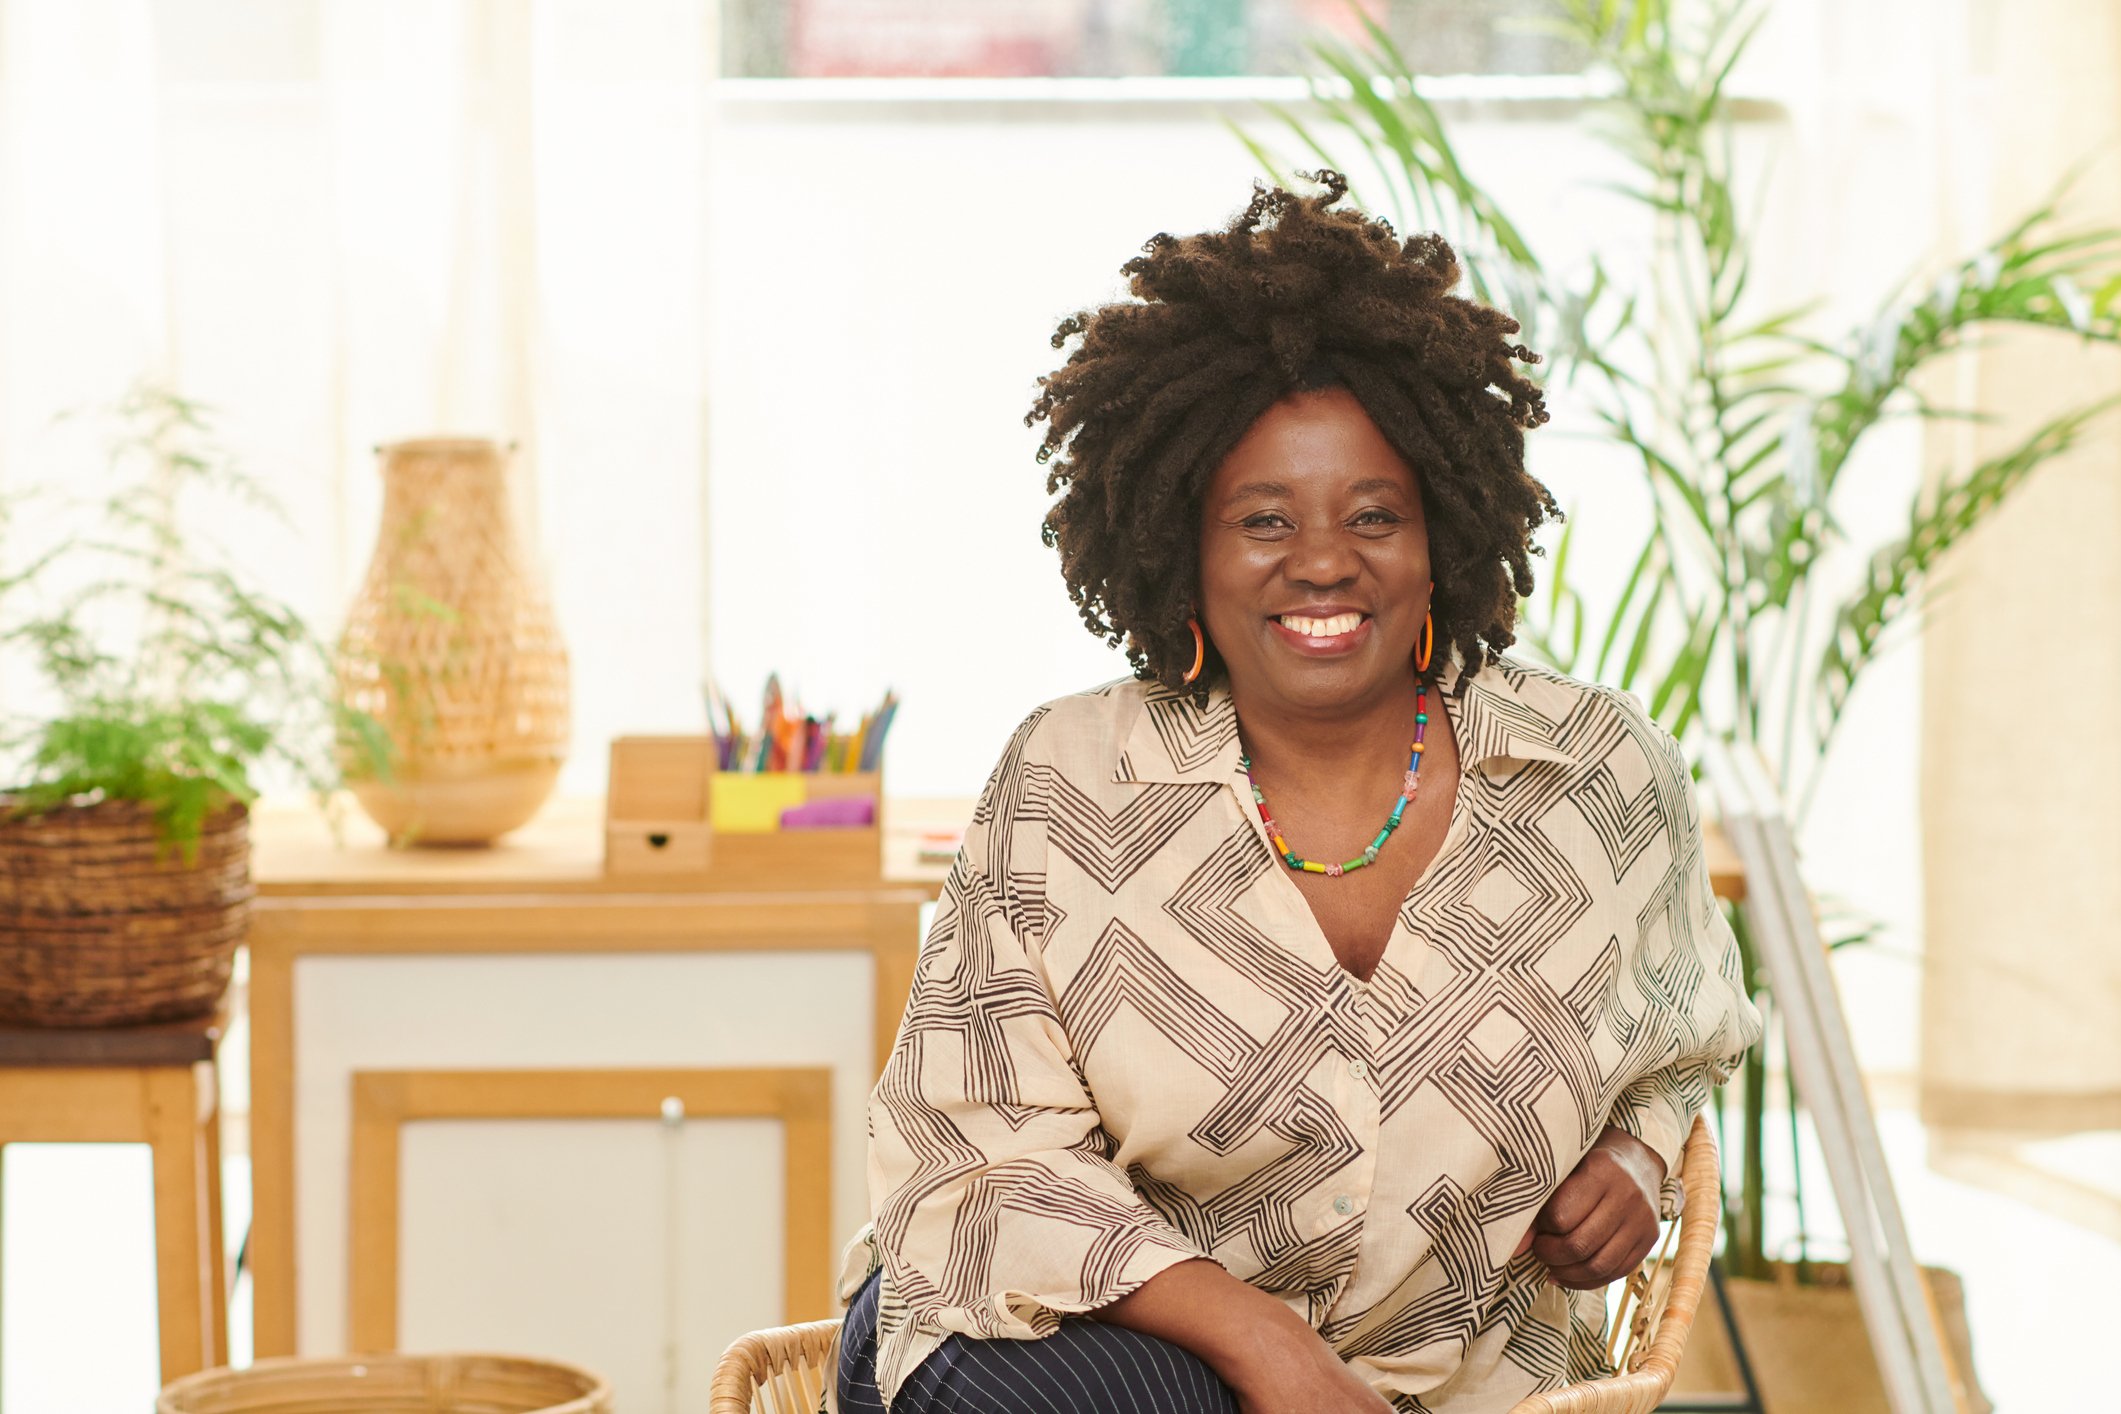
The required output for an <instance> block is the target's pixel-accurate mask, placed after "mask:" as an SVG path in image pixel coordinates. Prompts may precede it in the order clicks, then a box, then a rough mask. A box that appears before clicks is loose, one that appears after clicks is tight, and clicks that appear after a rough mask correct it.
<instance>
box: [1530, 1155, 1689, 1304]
mask: <svg viewBox="0 0 2121 1414" xmlns="http://www.w3.org/2000/svg"><path fill="white" fill-rule="evenodd" d="M1663 1182H1664V1160H1663V1159H1661V1158H1659V1157H1658V1156H1657V1152H1656V1151H1655V1150H1654V1149H1652V1148H1650V1146H1649V1145H1647V1144H1645V1143H1643V1142H1642V1141H1641V1140H1640V1139H1637V1138H1636V1137H1635V1136H1634V1135H1632V1134H1630V1133H1628V1132H1627V1131H1626V1130H1624V1129H1620V1128H1617V1127H1616V1126H1613V1125H1610V1124H1609V1125H1607V1126H1606V1128H1605V1132H1604V1133H1603V1134H1601V1135H1599V1136H1598V1141H1597V1142H1596V1143H1595V1144H1593V1145H1592V1146H1591V1150H1590V1152H1589V1153H1587V1154H1585V1155H1584V1156H1583V1159H1582V1160H1581V1161H1580V1162H1579V1163H1578V1164H1577V1165H1576V1167H1575V1169H1574V1170H1572V1171H1571V1172H1570V1174H1569V1176H1568V1177H1567V1178H1565V1179H1563V1180H1562V1181H1561V1185H1560V1186H1559V1187H1558V1188H1556V1189H1555V1190H1554V1192H1553V1195H1552V1196H1551V1197H1549V1198H1548V1199H1547V1201H1546V1204H1545V1205H1544V1206H1543V1207H1541V1208H1540V1210H1539V1214H1538V1216H1537V1217H1535V1218H1533V1219H1532V1225H1531V1227H1529V1228H1527V1229H1525V1235H1524V1240H1523V1241H1521V1242H1519V1243H1518V1244H1517V1251H1516V1252H1513V1253H1511V1256H1513V1257H1515V1256H1521V1255H1522V1254H1523V1253H1524V1252H1525V1250H1526V1249H1527V1248H1529V1249H1530V1250H1531V1252H1532V1254H1533V1255H1534V1256H1536V1257H1538V1258H1539V1260H1540V1261H1542V1262H1544V1263H1546V1264H1547V1273H1548V1280H1550V1281H1552V1282H1553V1283H1554V1284H1555V1285H1557V1286H1567V1287H1575V1288H1576V1289H1578V1290H1580V1291H1590V1290H1595V1289H1597V1288H1598V1287H1601V1286H1604V1285H1605V1284H1606V1283H1607V1282H1610V1281H1615V1280H1618V1279H1619V1278H1621V1277H1624V1276H1626V1275H1627V1274H1628V1273H1630V1272H1632V1271H1634V1270H1635V1269H1636V1268H1637V1267H1639V1266H1641V1265H1642V1259H1643V1258H1645V1257H1647V1256H1648V1255H1649V1254H1650V1249H1651V1248H1653V1247H1655V1246H1656V1245H1657V1235H1658V1234H1657V1228H1658V1222H1657V1190H1658V1188H1659V1187H1660V1186H1661V1185H1662V1184H1663Z"/></svg>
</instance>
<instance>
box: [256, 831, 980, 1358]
mask: <svg viewBox="0 0 2121 1414" xmlns="http://www.w3.org/2000/svg"><path fill="white" fill-rule="evenodd" d="M958 810H961V811H962V813H963V816H969V814H970V802H969V801H966V802H956V803H942V804H939V805H938V804H929V805H927V806H925V807H922V806H914V807H913V808H911V809H908V808H905V807H904V806H902V805H901V806H895V807H893V808H892V809H890V810H889V811H887V819H886V835H887V857H889V856H894V855H895V857H896V859H897V861H898V862H897V865H896V869H897V872H896V876H895V877H892V878H889V879H881V880H879V881H878V882H876V883H875V884H872V885H867V886H856V887H845V886H839V887H830V888H810V887H806V886H805V885H804V881H803V880H802V879H801V878H800V877H799V875H795V874H791V875H790V876H789V877H782V878H771V879H767V878H750V879H727V878H702V879H696V880H675V881H673V880H667V879H648V880H633V879H609V878H606V877H605V876H604V875H603V873H602V864H601V849H602V833H601V825H602V810H601V804H600V802H597V801H594V800H590V801H580V800H575V801H567V800H562V801H555V802H554V803H553V805H552V806H550V807H548V809H547V811H546V812H545V813H544V814H543V815H541V816H540V818H539V819H538V820H536V821H534V822H533V823H532V824H531V825H529V826H527V827H526V828H525V829H523V830H522V831H519V832H517V833H516V834H514V835H511V836H509V837H508V838H507V839H504V840H503V841H501V842H500V843H499V844H498V845H497V846H496V847H494V848H493V849H490V850H459V849H447V850H445V849H433V850H413V851H394V850H390V849H387V848H385V847H384V846H383V843H382V837H381V833H380V832H379V831H376V830H375V829H374V827H373V826H371V825H369V824H368V823H367V821H366V820H365V819H360V818H358V817H354V818H352V819H349V821H348V822H347V828H346V840H347V842H346V845H345V846H344V847H343V848H342V847H339V846H337V845H334V844H333V842H332V840H331V837H330V835H329V833H328V831H327V830H326V828H325V826H324V824H323V821H322V819H321V818H320V817H319V816H318V815H317V814H316V813H315V812H314V811H312V810H307V809H299V808H271V807H268V808H266V809H261V810H259V811H258V812H256V814H255V815H254V818H253V821H252V827H251V830H252V839H253V851H254V852H253V866H252V869H253V877H254V879H255V881H256V884H257V888H258V897H257V900H256V902H255V904H254V905H253V914H252V921H251V933H250V939H249V948H250V986H249V996H250V1016H251V1028H252V1029H251V1107H252V1117H251V1143H252V1164H253V1168H252V1173H253V1191H254V1195H255V1218H254V1221H253V1228H252V1237H251V1265H252V1270H253V1273H254V1275H255V1279H256V1284H257V1285H256V1291H257V1298H256V1303H255V1311H256V1316H255V1338H256V1350H257V1354H258V1356H259V1357H260V1358H263V1357H267V1356H274V1355H294V1354H302V1355H322V1354H332V1353H337V1352H339V1351H341V1350H346V1349H354V1348H360V1347H361V1346H363V1345H364V1344H367V1345H376V1344H378V1343H379V1342H378V1341H377V1339H376V1336H377V1333H378V1332H389V1333H391V1334H393V1335H394V1334H395V1326H396V1323H397V1320H398V1315H397V1307H398V1302H397V1300H396V1292H395V1291H394V1290H393V1289H392V1288H393V1286H394V1284H395V1282H396V1276H395V1273H396V1271H397V1270H398V1268H397V1265H396V1260H395V1254H394V1253H387V1252H386V1253H383V1254H382V1255H381V1256H378V1255H377V1253H376V1251H375V1246H374V1238H373V1234H374V1233H375V1232H378V1231H384V1232H389V1233H392V1234H395V1233H396V1231H397V1228H396V1225H395V1224H396V1216H395V1215H396V1203H397V1199H396V1196H395V1191H394V1190H393V1191H391V1192H387V1193H386V1192H381V1191H378V1189H377V1188H376V1186H375V1182H374V1181H373V1180H374V1179H375V1176H376V1175H378V1174H383V1175H387V1174H388V1171H389V1170H390V1169H391V1167H392V1165H393V1163H395V1161H394V1160H393V1161H391V1162H382V1161H378V1160H375V1159H373V1157H372V1156H373V1155H374V1154H376V1153H382V1152H392V1151H391V1150H386V1149H383V1148H380V1147H379V1145H380V1144H381V1143H382V1142H383V1141H381V1140H375V1141H371V1142H369V1143H368V1147H367V1149H366V1150H365V1151H363V1150H362V1149H361V1144H360V1142H358V1141H357V1135H358V1134H360V1133H367V1134H371V1135H380V1134H381V1133H382V1131H381V1130H380V1129H379V1128H378V1125H379V1124H381V1123H383V1122H384V1121H385V1120H387V1121H388V1122H389V1123H391V1124H395V1123H397V1121H398V1120H399V1119H404V1118H411V1119H420V1120H429V1121H431V1120H434V1119H436V1118H438V1117H449V1118H455V1119H469V1118H473V1117H480V1116H483V1117H489V1118H495V1119H499V1118H502V1117H504V1116H505V1117H507V1118H510V1119H518V1118H520V1119H530V1118H540V1119H552V1118H558V1117H573V1118H576V1119H584V1118H588V1117H590V1116H593V1115H604V1114H613V1115H616V1114H627V1115H635V1116H636V1117H638V1118H640V1119H641V1120H642V1121H643V1123H647V1122H649V1121H652V1119H653V1116H654V1108H653V1106H650V1107H649V1108H648V1109H647V1110H646V1111H645V1112H642V1111H640V1110H639V1103H640V1100H639V1097H640V1096H643V1095H648V1094H651V1093H652V1094H656V1095H663V1096H669V1097H677V1096H691V1097H695V1098H694V1099H692V1100H688V1101H687V1102H686V1104H685V1106H684V1107H683V1108H684V1112H685V1114H686V1117H687V1119H688V1120H690V1119H698V1118H702V1117H705V1116H709V1115H751V1116H758V1117H770V1118H775V1119H778V1120H780V1121H781V1122H782V1127H783V1129H784V1131H785V1132H786V1133H787V1134H788V1135H789V1140H788V1142H789V1143H790V1144H793V1143H794V1142H795V1136H796V1135H797V1134H798V1133H799V1132H800V1133H801V1134H804V1135H808V1134H810V1133H812V1132H813V1131H812V1129H811V1128H809V1127H808V1126H809V1125H810V1124H811V1120H810V1118H809V1117H808V1114H807V1111H804V1112H801V1113H799V1112H798V1111H797V1110H789V1109H785V1108H784V1109H775V1108H773V1106H774V1105H776V1104H780V1105H784V1106H785V1105H797V1106H798V1107H799V1108H800V1106H802V1105H806V1104H808V1103H809V1102H808V1101H807V1100H803V1099H802V1098H801V1097H802V1096H805V1095H808V1094H812V1093H823V1094H824V1096H825V1100H826V1104H827V1109H828V1112H829V1116H830V1123H829V1135H830V1139H831V1146H830V1153H831V1159H830V1172H831V1175H832V1177H833V1179H834V1182H833V1183H832V1184H831V1185H830V1188H829V1203H830V1211H831V1214H832V1221H831V1224H830V1226H831V1231H830V1232H829V1233H823V1232H817V1233H813V1234H811V1237H812V1238H814V1239H815V1240H814V1241H811V1242H810V1245H809V1246H807V1247H806V1246H803V1245H802V1244H799V1243H795V1242H793V1241H790V1242H788V1243H784V1244H774V1243H772V1242H771V1241H769V1240H765V1239H761V1251H762V1253H770V1252H777V1251H781V1250H784V1249H785V1250H786V1251H787V1252H788V1253H789V1254H790V1255H789V1262H790V1263H791V1265H790V1266H789V1267H788V1275H787V1281H788V1286H787V1289H786V1291H785V1292H784V1301H783V1302H782V1309H776V1310H773V1311H771V1312H769V1313H768V1315H769V1316H770V1318H771V1319H769V1320H767V1322H766V1323H767V1324H771V1323H773V1321H774V1320H778V1319H781V1318H783V1317H786V1318H789V1319H802V1318H807V1317H809V1316H813V1315H816V1316H822V1315H825V1314H829V1300H830V1293H829V1275H830V1273H829V1271H827V1270H824V1269H822V1267H821V1266H820V1264H819V1263H818V1262H817V1261H816V1258H817V1257H818V1256H819V1254H825V1255H828V1256H829V1257H830V1258H834V1259H836V1257H837V1255H838V1244H839V1243H840V1242H843V1241H844V1240H845V1239H846V1238H848V1237H851V1236H852V1229H853V1228H855V1227H858V1226H859V1224H860V1221H861V1220H862V1218H863V1217H864V1216H866V1205H867V1196H866V1193H865V1192H864V1191H863V1183H862V1177H861V1175H862V1165H863V1152H862V1149H863V1145H862V1140H863V1136H864V1134H865V1123H864V1116H863V1104H864V1101H865V1100H866V1096H867V1092H868V1088H869V1086H870V1085H872V1084H873V1083H874V1080H875V1076H876V1073H877V1071H878V1070H879V1069H880V1068H881V1066H882V1064H883V1061H884V1059H885V1058H886V1057H887V1056H888V1055H889V1054H890V1048H891V1043H892V1040H893V1037H894V1035H895V1033H896V1030H897V1025H898V1020H899V1016H900V1014H901V1012H902V1011H903V1010H904V1006H905V998H906V994H907V991H908V990H909V988H910V987H911V984H912V976H913V966H914V962H915V957H916V954H917V952H918V950H919V944H920V922H919V920H920V913H921V909H922V907H923V906H924V905H926V904H928V903H929V902H930V901H931V900H932V899H933V898H934V896H935V893H936V891H937V889H938V888H939V886H940V881H941V878H942V876H943V873H944V872H945V867H946V866H944V865H941V864H934V865H930V866H927V867H925V868H922V867H918V866H916V865H915V864H914V860H913V854H914V844H915V840H916V837H917V835H918V833H919V832H920V831H921V830H922V829H925V828H932V827H935V826H939V825H947V824H950V823H956V822H955V821H953V820H952V818H951V817H952V814H953V812H954V811H958ZM961 818H962V817H960V819H961ZM930 822H934V825H931V823H930ZM850 968H851V969H853V970H852V971H851V972H850V971H849V969H850ZM531 1075H535V1076H537V1077H539V1080H538V1083H537V1085H535V1086H533V1087H532V1089H533V1090H534V1091H535V1093H531V1092H530V1091H526V1090H525V1089H524V1087H523V1086H522V1085H518V1084H514V1083H512V1081H511V1077H517V1078H520V1077H523V1076H531ZM570 1077H572V1078H570ZM811 1077H818V1078H817V1079H815V1080H813V1079H812V1078H811ZM820 1087H822V1090H820ZM445 1093H447V1094H450V1095H452V1096H453V1097H454V1098H452V1099H450V1100H449V1101H448V1104H447V1105H445V1106H444V1107H443V1108H441V1109H434V1108H432V1106H430V1108H429V1109H427V1110H416V1111H405V1110H404V1109H403V1107H399V1108H398V1109H396V1110H392V1109H390V1107H388V1106H384V1105H383V1104H382V1099H381V1098H379V1097H389V1096H396V1095H407V1096H433V1095H438V1094H445ZM510 1095H512V1096H513V1098H512V1099H505V1100H497V1099H496V1098H495V1097H499V1096H510ZM555 1095H569V1096H573V1097H575V1098H573V1099H570V1100H569V1101H568V1102H567V1103H566V1104H558V1103H557V1102H556V1101H554V1100H553V1099H552V1098H551V1097H553V1096H555ZM593 1096H609V1097H612V1098H611V1101H610V1103H612V1104H614V1105H618V1106H620V1108H616V1109H598V1108H594V1105H596V1104H602V1103H605V1101H603V1100H593V1099H590V1098H584V1097H593ZM715 1096H722V1097H725V1099H726V1107H723V1108H715V1107H714V1106H715V1105H717V1104H722V1103H723V1102H722V1101H716V1100H714V1099H713V1097H715ZM776 1096H778V1097H784V1098H782V1099H774V1098H773V1097H776ZM747 1097H748V1098H747ZM760 1097H766V1098H760ZM788 1097H793V1098H788ZM423 1103H425V1102H424V1101H423ZM626 1105H632V1106H634V1108H632V1109H628V1108H624V1106H626ZM703 1105H705V1106H707V1108H705V1109H703V1108H702V1106H703ZM379 1107H380V1108H379ZM379 1114H381V1115H383V1119H382V1120H379V1119H378V1118H377V1116H378V1115H379ZM363 1125H365V1126H366V1128H365V1129H362V1128H361V1126H363ZM817 1132H819V1133H823V1132H824V1129H823V1128H820V1129H819V1130H818V1131H817ZM389 1142H390V1143H391V1144H395V1140H390V1141H389ZM804 1142H805V1143H806V1144H807V1143H810V1142H811V1141H810V1140H809V1139H807V1138H806V1139H805V1140H804ZM362 1152H366V1153H368V1154H369V1155H370V1156H371V1158H369V1159H367V1160H360V1161H359V1162H357V1159H358V1158H359V1155H360V1153H362ZM791 1152H792V1151H791ZM792 1172H793V1171H791V1173H792ZM363 1175H366V1177H365V1178H364V1176H363ZM407 1175H408V1177H407V1181H411V1179H410V1169H408V1170H407ZM385 1181H387V1178H386V1180H385ZM775 1183H776V1184H778V1183H779V1171H778V1170H775ZM364 1185H365V1186H364ZM797 1188H803V1186H802V1185H800V1184H797V1185H795V1186H794V1187H790V1188H788V1189H786V1190H784V1193H785V1196H784V1199H783V1202H784V1203H785V1204H786V1205H789V1206H786V1207H785V1208H784V1212H785V1214H786V1217H787V1219H788V1221H787V1223H785V1224H784V1225H785V1226H788V1227H790V1228H791V1229H792V1227H793V1223H794V1220H795V1218H796V1217H797V1209H796V1207H795V1206H794V1205H796V1204H797V1203H798V1202H799V1199H798V1196H797V1191H796V1190H797ZM817 1191H818V1192H819V1193H824V1192H826V1190H825V1189H824V1188H823V1187H820V1188H819V1189H818V1190H817ZM342 1192H343V1194H344V1196H343V1199H342V1197H341V1194H342ZM803 1192H805V1193H808V1192H809V1190H808V1189H807V1188H803ZM701 1201H702V1203H704V1204H707V1205H709V1206H712V1204H713V1202H714V1200H711V1199H707V1198H704V1197H703V1198H702V1200H701ZM800 1201H803V1202H807V1201H809V1200H808V1198H803V1199H801V1200H800ZM364 1213H367V1214H373V1213H381V1214H384V1215H386V1217H387V1218H388V1219H389V1221H388V1222H379V1223H369V1224H368V1225H367V1227H366V1228H363V1227H362V1221H363V1219H362V1215H363V1214H364ZM805 1222H806V1226H808V1227H813V1228H814V1227H815V1226H816V1224H815V1223H812V1222H809V1221H808V1220H807V1219H806V1220H805ZM843 1229H844V1230H843ZM363 1231H365V1232H367V1233H368V1234H369V1236H368V1237H366V1238H364V1237H361V1236H360V1235H359V1233H360V1232H363ZM768 1236H769V1237H770V1234H769V1235H768ZM828 1237H829V1238H830V1239H831V1243H830V1245H829V1250H828V1246H827V1242H826V1239H827V1238H828ZM390 1240H391V1241H393V1242H394V1241H395V1237H394V1236H393V1237H392V1238H391V1239H390ZM806 1241H809V1239H806ZM362 1244H366V1245H362ZM770 1265H771V1266H773V1267H776V1268H777V1267H779V1266H780V1262H779V1261H778V1260H775V1261H773V1262H771V1263H770ZM813 1268H817V1269H813ZM408 1270H409V1269H408ZM378 1273H381V1274H382V1275H380V1276H379V1275H378ZM414 1275H415V1277H416V1274H414ZM768 1275H769V1276H771V1275H772V1274H771V1273H768ZM720 1279H721V1280H724V1281H728V1282H730V1283H739V1282H740V1278H739V1277H738V1276H737V1275H735V1274H730V1275H729V1276H727V1277H724V1278H720ZM316 1302H321V1303H323V1304H322V1305H321V1306H320V1307H319V1308H318V1310H317V1311H316V1312H312V1313H309V1314H305V1307H306V1306H307V1305H308V1304H309V1303H316ZM341 1307H343V1319H341V1318H340V1317H341V1311H340V1309H339V1308H341ZM747 1319H748V1318H747ZM742 1328H748V1327H740V1328H739V1329H742ZM735 1333H737V1332H736V1331H731V1332H729V1334H731V1335H733V1334H735ZM408 1334H409V1335H416V1334H417V1332H409V1333H408ZM551 1353H555V1354H560V1355H566V1354H567V1353H568V1352H567V1351H565V1350H556V1351H553V1352H551ZM716 1353H718V1348H717V1352H716ZM706 1373H707V1372H706V1371H704V1370H703V1371H702V1372H701V1378H702V1379H703V1380H704V1378H705V1375H706Z"/></svg>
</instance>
